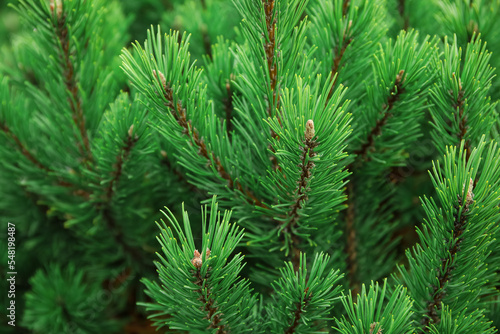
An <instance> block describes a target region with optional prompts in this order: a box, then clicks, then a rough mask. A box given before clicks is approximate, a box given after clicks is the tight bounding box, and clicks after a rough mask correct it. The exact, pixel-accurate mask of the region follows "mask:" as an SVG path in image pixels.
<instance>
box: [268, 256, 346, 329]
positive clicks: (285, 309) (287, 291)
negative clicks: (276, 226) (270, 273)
mask: <svg viewBox="0 0 500 334" xmlns="http://www.w3.org/2000/svg"><path fill="white" fill-rule="evenodd" d="M299 258H300V261H299V266H298V268H296V267H295V265H294V264H293V263H291V262H287V263H286V264H285V267H284V268H282V269H280V272H281V278H280V279H279V280H277V281H276V282H274V283H273V284H272V286H273V289H274V291H275V294H274V295H273V302H272V303H271V304H269V305H268V307H267V308H266V314H267V320H266V326H265V327H264V328H263V332H267V333H289V334H292V333H316V332H317V331H318V330H321V329H324V328H325V327H326V325H327V321H328V320H330V319H331V316H330V313H331V311H332V309H333V307H334V304H335V302H336V301H337V300H338V299H339V294H340V290H341V286H340V285H338V282H339V280H340V278H341V277H342V275H340V274H339V271H338V270H333V269H330V270H328V269H327V267H328V262H329V258H328V256H327V255H325V254H316V256H315V258H314V261H313V263H312V265H311V267H310V269H308V266H307V263H306V256H305V254H301V255H300V256H299Z"/></svg>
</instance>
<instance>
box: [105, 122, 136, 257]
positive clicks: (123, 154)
mask: <svg viewBox="0 0 500 334" xmlns="http://www.w3.org/2000/svg"><path fill="white" fill-rule="evenodd" d="M133 129H134V126H133V125H132V126H131V127H130V129H129V131H128V135H127V139H126V141H125V145H124V146H123V148H122V150H121V151H120V153H119V154H118V155H117V156H116V165H115V166H116V167H115V170H114V171H113V174H114V175H113V178H112V179H111V181H110V182H109V184H108V186H107V187H106V188H105V189H104V194H105V200H104V203H99V204H98V210H102V215H103V218H104V220H105V221H106V224H107V227H108V229H109V230H110V232H111V233H112V234H113V237H114V239H115V241H116V243H117V244H119V245H120V246H121V247H122V248H123V250H124V251H125V252H126V253H128V254H129V255H130V256H131V258H132V259H134V261H136V262H137V263H142V262H143V257H142V256H141V254H140V252H138V251H137V249H136V248H134V247H132V246H130V245H129V244H128V243H127V242H126V241H125V237H124V234H123V231H122V230H121V229H120V228H119V227H118V224H117V223H116V220H115V218H114V215H113V212H112V209H111V202H112V200H113V197H114V195H115V193H116V190H115V188H116V184H117V183H118V182H119V180H120V178H121V176H122V175H123V165H124V163H125V161H127V160H128V157H129V155H130V152H131V151H132V148H133V147H134V145H135V143H136V142H137V141H138V139H139V138H138V137H137V136H136V135H134V134H133Z"/></svg>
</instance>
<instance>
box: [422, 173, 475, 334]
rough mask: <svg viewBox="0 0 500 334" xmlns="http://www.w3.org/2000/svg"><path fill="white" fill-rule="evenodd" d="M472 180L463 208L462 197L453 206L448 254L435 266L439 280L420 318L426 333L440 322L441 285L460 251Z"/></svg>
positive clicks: (469, 202) (470, 197) (448, 276)
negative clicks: (456, 204) (452, 227)
mask: <svg viewBox="0 0 500 334" xmlns="http://www.w3.org/2000/svg"><path fill="white" fill-rule="evenodd" d="M473 184H474V182H473V180H472V179H470V184H469V188H468V189H469V190H468V192H467V197H466V200H465V206H464V208H463V209H461V207H462V205H463V204H464V203H463V201H462V199H461V198H460V197H458V206H455V207H454V209H455V211H456V212H455V213H454V214H453V217H454V222H453V226H454V229H453V231H452V238H451V242H450V245H449V247H448V248H447V251H446V254H449V257H448V256H447V257H445V258H443V259H442V260H441V265H440V266H439V268H436V272H437V273H438V275H437V279H438V282H439V285H434V287H433V291H432V294H431V296H432V300H431V301H430V302H429V303H428V304H427V312H426V314H425V317H424V318H422V320H421V324H422V325H423V326H424V330H423V331H424V332H425V333H427V332H429V330H430V328H429V326H430V324H431V323H432V324H438V323H439V322H440V320H441V319H440V315H439V314H438V312H439V311H440V310H441V306H442V304H441V303H442V301H443V298H444V297H445V291H444V290H443V289H442V287H443V286H444V285H445V284H446V283H447V282H448V281H449V280H450V277H451V276H452V271H453V269H454V268H453V264H454V262H455V258H456V256H457V253H458V252H459V251H460V244H461V243H462V241H463V238H462V234H463V233H464V231H465V227H466V225H467V223H468V221H467V212H469V205H470V204H471V203H472V201H473V197H474V194H473V193H472V187H473ZM443 268H446V270H445V271H444V273H443V270H442V269H443Z"/></svg>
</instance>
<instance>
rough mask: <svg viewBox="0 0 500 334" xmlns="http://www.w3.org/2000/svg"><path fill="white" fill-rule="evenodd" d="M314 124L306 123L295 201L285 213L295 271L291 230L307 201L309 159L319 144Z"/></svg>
mask: <svg viewBox="0 0 500 334" xmlns="http://www.w3.org/2000/svg"><path fill="white" fill-rule="evenodd" d="M314 134H315V133H314V123H313V121H312V120H308V121H307V123H306V132H305V139H304V142H303V143H304V146H302V147H301V148H300V150H301V151H302V157H301V159H300V163H299V165H298V167H299V168H300V169H301V173H300V177H299V180H298V181H297V184H298V185H297V188H296V190H295V199H294V203H293V205H292V206H291V208H290V211H289V212H288V213H287V215H286V216H287V219H286V220H285V221H286V222H287V226H286V227H285V228H284V231H285V233H290V234H292V244H293V249H292V253H293V254H292V263H293V265H294V267H295V268H296V269H297V268H298V265H299V260H300V251H299V249H298V247H297V245H298V243H299V242H300V239H299V238H298V236H296V235H293V232H292V231H293V228H294V226H295V225H296V224H297V222H298V221H299V219H300V215H299V211H300V210H301V209H303V207H304V205H305V203H306V201H307V200H308V196H307V192H308V190H309V189H308V186H309V180H310V179H311V171H312V169H313V168H314V163H313V162H312V161H311V160H310V159H311V158H313V157H315V156H316V153H315V152H314V148H316V147H317V146H318V145H319V144H318V143H317V142H316V138H314Z"/></svg>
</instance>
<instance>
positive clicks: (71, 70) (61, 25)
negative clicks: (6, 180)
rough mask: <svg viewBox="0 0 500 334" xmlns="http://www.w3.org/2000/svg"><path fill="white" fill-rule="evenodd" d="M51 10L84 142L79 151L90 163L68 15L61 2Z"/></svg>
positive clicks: (63, 65) (66, 79) (66, 80)
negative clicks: (72, 56)
mask: <svg viewBox="0 0 500 334" xmlns="http://www.w3.org/2000/svg"><path fill="white" fill-rule="evenodd" d="M50 8H51V12H52V14H53V15H54V11H55V12H56V13H55V18H56V19H55V22H54V21H51V22H52V27H53V29H54V33H55V38H56V39H57V40H58V42H59V45H60V51H61V53H60V54H59V59H60V60H61V64H60V65H61V67H62V70H63V80H64V85H65V86H66V89H67V91H68V92H69V93H70V96H68V103H69V105H70V108H71V112H72V118H73V122H74V123H75V125H76V128H77V129H78V131H79V132H80V136H81V139H82V141H83V147H82V146H81V144H80V142H79V140H77V143H78V144H77V145H78V149H79V150H80V152H81V154H82V155H84V156H86V158H87V159H88V160H89V161H92V154H91V151H90V142H89V138H88V135H87V131H86V126H85V116H84V115H83V108H82V100H81V96H80V92H79V89H78V81H77V79H76V73H75V65H74V64H73V62H72V61H71V46H70V32H69V29H68V23H67V22H66V17H67V14H66V13H64V9H63V5H62V2H60V1H57V2H56V5H55V6H54V2H53V1H52V2H51V7H50Z"/></svg>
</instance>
